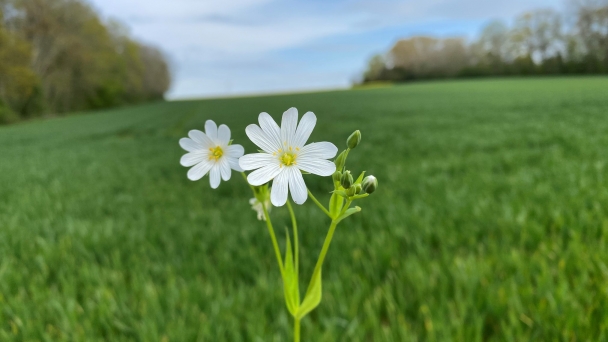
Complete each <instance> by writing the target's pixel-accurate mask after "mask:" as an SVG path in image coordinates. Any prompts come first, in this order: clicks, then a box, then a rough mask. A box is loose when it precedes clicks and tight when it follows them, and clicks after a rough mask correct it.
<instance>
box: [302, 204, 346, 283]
mask: <svg viewBox="0 0 608 342" xmlns="http://www.w3.org/2000/svg"><path fill="white" fill-rule="evenodd" d="M351 203H352V201H351V200H348V201H347V202H346V205H345V206H344V208H343V209H342V212H341V213H340V215H338V218H339V217H340V216H342V215H343V214H344V213H345V212H346V210H347V209H348V207H349V206H350V204H351ZM338 218H336V219H334V220H331V224H330V225H329V230H328V231H327V235H326V236H325V241H324V242H323V247H322V248H321V253H320V254H319V259H318V260H317V264H316V265H315V269H314V271H313V272H312V278H310V283H309V284H308V288H307V289H306V293H308V291H310V289H311V287H312V281H313V279H315V278H316V277H317V275H318V273H319V272H321V268H322V267H323V262H324V261H325V256H326V255H327V251H328V250H329V245H330V244H331V240H332V239H333V237H334V232H335V231H336V227H337V226H338V221H337V219H338Z"/></svg>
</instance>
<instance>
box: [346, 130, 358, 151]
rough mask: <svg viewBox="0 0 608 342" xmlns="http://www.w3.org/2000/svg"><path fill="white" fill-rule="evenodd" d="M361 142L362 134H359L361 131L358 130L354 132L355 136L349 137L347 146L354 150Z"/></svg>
mask: <svg viewBox="0 0 608 342" xmlns="http://www.w3.org/2000/svg"><path fill="white" fill-rule="evenodd" d="M360 142H361V132H359V130H356V131H354V132H353V134H351V135H350V137H348V139H346V146H348V148H350V149H351V150H352V149H353V148H355V147H357V145H359V143H360Z"/></svg>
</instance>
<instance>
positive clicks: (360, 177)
mask: <svg viewBox="0 0 608 342" xmlns="http://www.w3.org/2000/svg"><path fill="white" fill-rule="evenodd" d="M364 176H365V171H363V172H361V174H360V175H359V177H357V180H356V181H355V183H354V184H357V183H361V182H363V177H364Z"/></svg>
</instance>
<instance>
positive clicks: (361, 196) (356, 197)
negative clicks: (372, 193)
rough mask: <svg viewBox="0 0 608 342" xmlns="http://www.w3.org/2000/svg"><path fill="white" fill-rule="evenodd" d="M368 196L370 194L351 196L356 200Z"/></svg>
mask: <svg viewBox="0 0 608 342" xmlns="http://www.w3.org/2000/svg"><path fill="white" fill-rule="evenodd" d="M367 196H369V194H361V195H355V196H353V197H351V198H350V199H352V200H356V199H359V198H365V197H367Z"/></svg>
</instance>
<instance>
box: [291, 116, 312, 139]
mask: <svg viewBox="0 0 608 342" xmlns="http://www.w3.org/2000/svg"><path fill="white" fill-rule="evenodd" d="M316 124H317V117H316V116H315V113H313V112H307V113H306V114H304V116H302V119H300V123H299V124H298V129H297V130H296V133H295V135H294V138H293V142H292V143H293V147H302V146H304V144H306V141H308V138H309V137H310V133H312V130H313V129H314V128H315V125H316Z"/></svg>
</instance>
